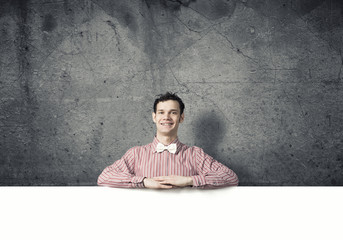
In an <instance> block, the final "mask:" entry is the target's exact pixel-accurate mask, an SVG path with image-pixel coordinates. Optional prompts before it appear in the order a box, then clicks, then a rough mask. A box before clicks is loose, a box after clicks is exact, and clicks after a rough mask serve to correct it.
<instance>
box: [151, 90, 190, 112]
mask: <svg viewBox="0 0 343 240" xmlns="http://www.w3.org/2000/svg"><path fill="white" fill-rule="evenodd" d="M157 96H158V98H156V99H155V102H154V113H156V107H157V104H158V103H159V102H164V101H168V100H175V101H177V102H178V103H179V105H180V115H181V114H182V113H183V110H184V109H185V104H183V102H182V100H181V98H179V97H178V96H177V95H176V93H171V92H166V93H165V94H159V95H157Z"/></svg>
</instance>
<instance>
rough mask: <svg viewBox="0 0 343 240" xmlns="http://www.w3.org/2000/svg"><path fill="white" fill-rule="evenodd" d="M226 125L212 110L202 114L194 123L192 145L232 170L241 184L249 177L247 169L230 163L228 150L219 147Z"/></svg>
mask: <svg viewBox="0 0 343 240" xmlns="http://www.w3.org/2000/svg"><path fill="white" fill-rule="evenodd" d="M226 125H227V123H226V122H225V120H224V119H223V117H221V116H219V115H217V113H216V112H215V111H214V110H212V111H208V112H204V113H202V114H201V115H199V117H198V118H197V119H195V122H194V132H195V140H194V143H195V146H198V147H201V148H202V149H204V151H205V153H207V154H209V155H210V156H212V157H213V158H214V159H216V160H218V161H219V162H221V163H223V164H225V165H226V166H228V167H229V168H231V169H232V170H234V171H235V172H236V174H237V175H238V178H239V179H240V182H241V180H243V181H244V179H245V178H247V177H248V175H249V173H248V172H247V169H245V168H243V166H240V165H238V164H234V163H233V162H231V157H230V156H229V154H231V152H230V151H229V150H228V149H220V147H219V146H222V145H223V141H226V140H227V138H225V134H226V132H227V130H228V127H227V126H226ZM228 145H229V143H228ZM224 146H225V144H224Z"/></svg>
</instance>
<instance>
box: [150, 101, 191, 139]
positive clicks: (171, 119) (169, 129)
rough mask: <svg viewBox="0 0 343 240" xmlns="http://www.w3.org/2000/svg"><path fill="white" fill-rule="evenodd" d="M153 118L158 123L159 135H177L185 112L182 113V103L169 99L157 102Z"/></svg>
mask: <svg viewBox="0 0 343 240" xmlns="http://www.w3.org/2000/svg"><path fill="white" fill-rule="evenodd" d="M152 119H153V121H154V123H156V128H157V134H158V135H165V136H176V135H177V129H178V128H179V123H181V122H183V119H184V114H183V113H182V115H180V105H179V103H178V102H177V101H175V100H167V101H164V102H159V103H158V104H157V106H156V113H154V112H153V113H152Z"/></svg>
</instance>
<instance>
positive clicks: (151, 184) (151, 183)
mask: <svg viewBox="0 0 343 240" xmlns="http://www.w3.org/2000/svg"><path fill="white" fill-rule="evenodd" d="M143 184H144V186H145V187H146V188H154V189H159V188H165V189H169V188H173V186H172V185H170V184H168V185H165V184H161V183H160V182H158V181H156V180H154V179H153V178H144V180H143Z"/></svg>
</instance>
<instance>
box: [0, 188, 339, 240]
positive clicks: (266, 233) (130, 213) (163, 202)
mask: <svg viewBox="0 0 343 240" xmlns="http://www.w3.org/2000/svg"><path fill="white" fill-rule="evenodd" d="M0 195H1V199H0V214H1V218H0V219H1V220H0V221H1V222H0V226H1V232H0V237H1V239H6V240H10V239H35V240H36V239H44V240H46V239H49V240H50V239H120V240H122V239H149V240H152V239H159V240H164V239H264V240H265V239H273V240H275V239H278V240H280V239H287V240H288V239H311V240H312V239H330V240H333V239H339V240H341V239H343V234H342V231H341V230H340V229H341V226H342V222H343V221H342V216H343V204H342V202H343V188H342V187H233V188H224V189H216V190H196V189H175V190H162V191H157V190H148V189H114V188H106V187H1V188H0Z"/></svg>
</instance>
